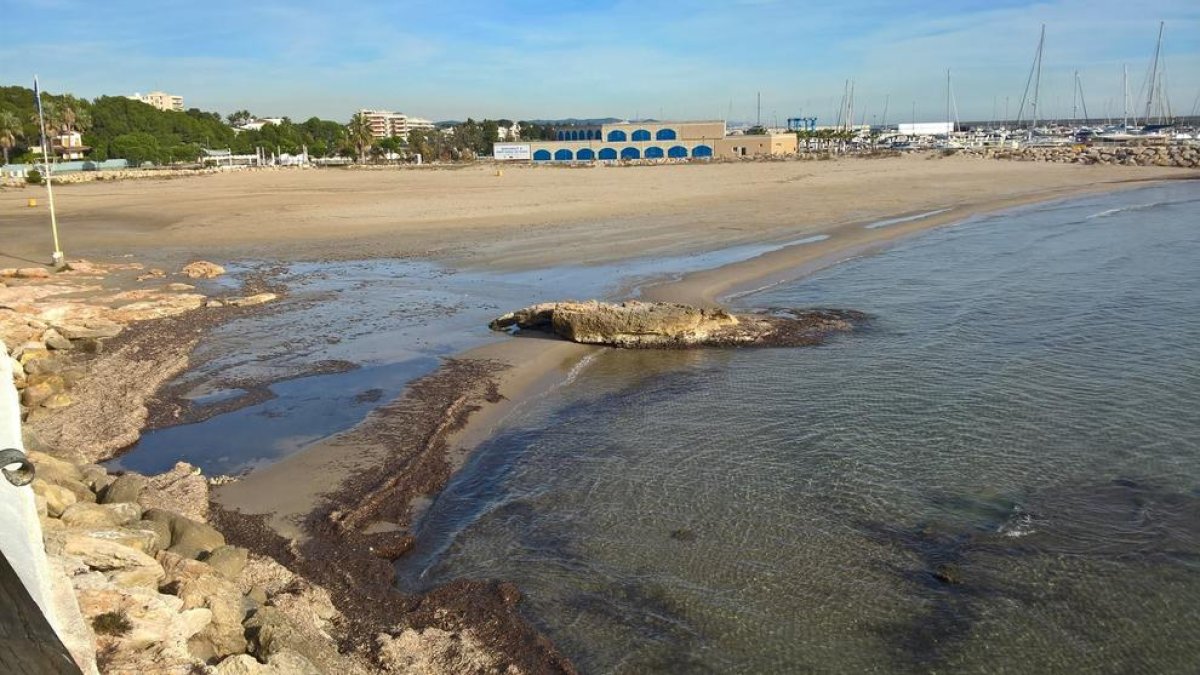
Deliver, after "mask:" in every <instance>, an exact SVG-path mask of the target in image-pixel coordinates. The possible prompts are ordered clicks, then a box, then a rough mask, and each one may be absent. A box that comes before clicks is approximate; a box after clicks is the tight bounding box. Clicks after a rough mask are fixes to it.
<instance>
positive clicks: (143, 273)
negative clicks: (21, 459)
mask: <svg viewBox="0 0 1200 675" xmlns="http://www.w3.org/2000/svg"><path fill="white" fill-rule="evenodd" d="M222 273H224V269H223V268H222V267H221V266H219V265H216V264H214V263H210V262H206V261H196V262H193V263H190V264H188V265H187V266H185V267H184V268H183V269H181V270H180V272H179V273H178V275H176V276H174V277H172V275H170V274H168V273H167V272H166V271H164V270H161V269H157V268H150V269H147V268H146V266H144V265H142V264H141V263H134V262H131V263H115V264H101V263H93V262H88V261H86V260H74V261H71V262H70V263H69V264H68V265H67V266H66V267H65V268H64V269H62V270H57V271H51V270H48V269H46V268H42V267H30V268H10V269H0V344H3V345H4V347H3V348H2V349H0V358H7V359H11V361H12V368H13V374H14V378H15V381H14V384H15V385H16V387H17V390H18V391H19V392H20V401H21V406H22V418H23V419H24V421H25V423H26V424H27V425H28V426H29V427H30V428H32V429H34V430H36V431H37V432H38V434H39V435H41V436H42V437H43V438H45V439H46V440H47V442H50V443H52V444H53V445H55V446H58V447H71V448H74V449H76V450H77V451H78V452H79V453H80V455H81V456H82V457H84V458H86V459H88V460H90V461H95V460H99V459H104V458H106V457H107V456H108V454H109V453H111V451H113V450H115V449H117V448H120V447H124V446H126V445H129V444H130V443H132V442H134V441H135V440H137V436H138V430H139V429H140V427H141V424H142V422H143V421H144V407H143V402H144V400H145V399H146V397H148V396H149V395H150V394H151V393H152V392H153V391H154V390H155V389H156V388H157V387H158V386H159V385H160V384H161V383H162V382H164V381H166V380H167V379H168V378H170V377H171V376H173V375H174V374H176V373H178V372H179V371H180V370H182V369H183V368H184V367H185V366H186V365H187V355H188V353H189V352H190V351H191V348H192V346H193V345H194V344H195V340H196V339H198V331H197V327H198V326H200V325H202V324H204V322H206V321H210V320H216V318H217V315H216V314H207V313H201V314H197V313H195V310H200V309H202V308H220V307H225V306H229V307H248V306H251V305H258V304H262V303H265V302H270V301H272V300H274V299H276V295H275V294H274V293H266V292H263V293H255V294H253V295H247V296H238V297H222V298H210V297H209V296H207V295H205V294H203V293H201V292H198V291H197V289H196V287H195V286H194V285H193V284H194V283H196V282H195V280H197V279H211V278H213V277H216V276H219V275H220V274H222ZM176 279H186V280H187V281H190V282H192V283H184V282H183V281H181V280H176ZM162 320H174V321H176V325H173V326H171V327H170V328H169V329H168V328H167V327H165V326H163V325H162Z"/></svg>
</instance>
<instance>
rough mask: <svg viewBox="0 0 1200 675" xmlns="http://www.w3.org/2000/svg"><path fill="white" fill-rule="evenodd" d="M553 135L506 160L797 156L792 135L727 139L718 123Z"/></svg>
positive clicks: (623, 126) (601, 127) (586, 128)
mask: <svg viewBox="0 0 1200 675" xmlns="http://www.w3.org/2000/svg"><path fill="white" fill-rule="evenodd" d="M554 136H555V139H554V140H553V141H530V142H529V143H528V153H527V154H524V156H523V157H509V158H511V159H517V158H520V159H530V160H532V161H534V162H616V161H634V160H649V161H659V160H661V161H666V160H685V159H700V160H704V159H711V158H713V157H757V156H766V155H785V154H789V153H795V152H796V147H797V146H796V136H795V135H794V134H776V135H764V136H727V135H726V127H725V122H722V121H718V122H619V123H615V124H597V125H573V126H568V127H562V128H559V129H556V130H555V132H554ZM504 145H508V146H512V145H513V144H504ZM496 156H497V157H499V156H500V155H499V154H497V155H496Z"/></svg>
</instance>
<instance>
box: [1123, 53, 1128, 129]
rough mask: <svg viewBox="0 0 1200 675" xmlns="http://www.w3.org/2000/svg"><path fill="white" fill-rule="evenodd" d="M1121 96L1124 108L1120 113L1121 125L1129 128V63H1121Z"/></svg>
mask: <svg viewBox="0 0 1200 675" xmlns="http://www.w3.org/2000/svg"><path fill="white" fill-rule="evenodd" d="M1121 96H1122V97H1123V100H1124V101H1125V104H1124V108H1123V110H1122V113H1121V127H1122V128H1124V129H1128V128H1129V64H1128V63H1125V64H1122V65H1121Z"/></svg>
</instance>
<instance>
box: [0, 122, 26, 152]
mask: <svg viewBox="0 0 1200 675" xmlns="http://www.w3.org/2000/svg"><path fill="white" fill-rule="evenodd" d="M24 136H25V130H24V128H23V126H22V124H21V119H20V118H19V117H17V115H16V113H13V112H10V111H8V110H0V149H3V151H4V163H5V164H8V154H9V153H10V152H11V151H12V149H13V148H15V147H17V140H18V139H20V138H23V137H24Z"/></svg>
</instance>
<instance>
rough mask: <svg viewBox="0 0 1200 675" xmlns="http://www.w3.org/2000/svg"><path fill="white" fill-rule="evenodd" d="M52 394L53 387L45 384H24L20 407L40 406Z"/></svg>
mask: <svg viewBox="0 0 1200 675" xmlns="http://www.w3.org/2000/svg"><path fill="white" fill-rule="evenodd" d="M54 393H55V392H54V387H52V386H50V385H49V384H47V383H45V382H39V383H37V384H26V385H25V389H24V390H22V391H21V405H23V406H25V407H27V408H32V407H34V406H38V405H41V404H42V403H43V402H44V401H46V400H48V399H49V398H50V397H51V396H54Z"/></svg>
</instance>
